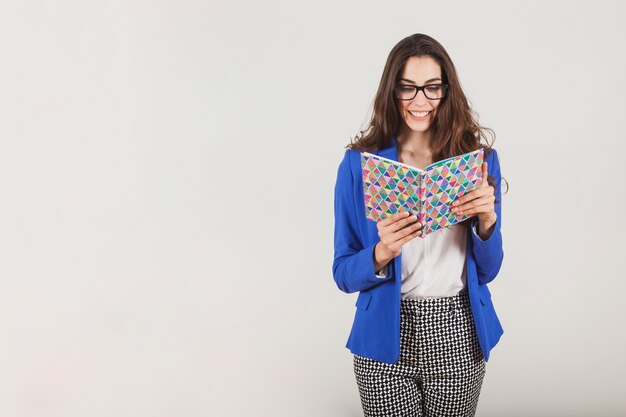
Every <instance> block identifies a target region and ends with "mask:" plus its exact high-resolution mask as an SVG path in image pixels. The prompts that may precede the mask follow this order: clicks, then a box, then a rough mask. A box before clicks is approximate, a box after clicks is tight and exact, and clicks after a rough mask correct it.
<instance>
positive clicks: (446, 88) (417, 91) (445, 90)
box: [393, 83, 449, 101]
mask: <svg viewBox="0 0 626 417" xmlns="http://www.w3.org/2000/svg"><path fill="white" fill-rule="evenodd" d="M437 86H442V87H443V95H442V96H441V97H439V98H430V97H428V94H426V88H427V87H437ZM399 87H404V88H406V87H411V88H414V89H415V94H414V95H413V97H411V98H400V97H398V88H399ZM448 87H449V84H443V83H440V84H426V85H423V86H421V87H419V86H417V85H410V84H398V85H396V86H395V87H394V89H393V95H394V96H395V97H396V98H397V99H398V100H403V101H408V100H413V99H414V98H415V97H417V93H419V92H420V90H424V96H425V97H426V98H427V99H429V100H441V99H443V98H445V97H446V94H447V93H448Z"/></svg>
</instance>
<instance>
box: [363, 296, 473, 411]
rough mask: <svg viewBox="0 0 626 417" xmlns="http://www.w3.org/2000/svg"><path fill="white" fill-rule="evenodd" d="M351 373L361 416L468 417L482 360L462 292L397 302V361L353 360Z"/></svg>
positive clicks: (470, 314)
mask: <svg viewBox="0 0 626 417" xmlns="http://www.w3.org/2000/svg"><path fill="white" fill-rule="evenodd" d="M354 373H355V375H356V382H357V386H358V388H359V394H360V396H361V405H362V406H363V412H364V414H365V416H366V417H370V416H386V417H400V416H411V417H413V416H420V417H448V416H450V417H452V416H454V417H461V416H464V417H465V416H473V415H474V414H475V412H476V406H477V404H478V396H479V395H480V388H481V386H482V382H483V377H484V376H485V360H484V358H483V355H482V353H481V350H480V346H479V345H478V339H477V337H476V332H475V330H474V321H473V319H472V312H471V310H470V305H469V298H468V295H467V290H466V289H465V290H463V291H461V292H460V293H459V294H457V295H455V296H453V297H445V298H433V299H425V300H421V299H420V300H417V299H404V300H402V302H401V307H400V358H399V360H398V362H397V363H395V364H389V363H384V362H379V361H377V360H374V359H371V358H366V357H363V356H359V355H354Z"/></svg>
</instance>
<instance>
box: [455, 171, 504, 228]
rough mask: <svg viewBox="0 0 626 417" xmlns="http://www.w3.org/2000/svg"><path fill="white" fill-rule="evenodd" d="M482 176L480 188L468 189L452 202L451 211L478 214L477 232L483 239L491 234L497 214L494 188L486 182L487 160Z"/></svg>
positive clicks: (469, 214)
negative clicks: (467, 191)
mask: <svg viewBox="0 0 626 417" xmlns="http://www.w3.org/2000/svg"><path fill="white" fill-rule="evenodd" d="M482 168H483V178H482V181H483V182H482V185H481V187H480V188H478V189H476V190H473V191H470V192H469V193H467V194H465V195H464V196H462V197H459V198H458V199H457V200H455V201H454V202H453V203H452V212H453V213H456V214H464V215H467V216H471V215H473V214H477V215H478V234H479V236H480V237H481V239H483V240H485V239H487V238H489V236H491V232H492V230H493V225H495V224H496V219H497V218H498V216H497V215H496V212H495V210H494V202H495V200H496V196H495V194H494V188H493V187H492V186H491V185H489V183H488V182H487V176H488V175H489V174H488V172H487V162H483V166H482Z"/></svg>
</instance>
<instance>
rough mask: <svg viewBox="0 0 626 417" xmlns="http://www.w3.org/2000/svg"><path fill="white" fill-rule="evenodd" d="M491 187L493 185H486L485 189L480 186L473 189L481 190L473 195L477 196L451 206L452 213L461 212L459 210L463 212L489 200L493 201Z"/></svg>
mask: <svg viewBox="0 0 626 417" xmlns="http://www.w3.org/2000/svg"><path fill="white" fill-rule="evenodd" d="M492 189H493V187H491V186H489V187H486V188H485V189H482V188H481V189H479V190H475V191H480V190H482V191H481V192H480V193H475V195H476V196H477V197H476V198H474V199H472V200H469V201H466V202H465V203H463V204H460V205H457V206H453V207H452V208H451V211H452V212H453V213H459V214H461V212H465V211H466V210H468V209H470V208H472V207H476V206H480V205H482V204H485V203H488V202H490V201H491V202H493V201H495V196H494V195H493V192H492V191H491V190H492Z"/></svg>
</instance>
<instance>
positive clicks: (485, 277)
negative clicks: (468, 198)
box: [470, 148, 504, 284]
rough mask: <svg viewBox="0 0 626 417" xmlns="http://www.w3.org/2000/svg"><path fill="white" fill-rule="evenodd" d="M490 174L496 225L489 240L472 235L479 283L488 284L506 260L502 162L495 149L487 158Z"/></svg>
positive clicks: (474, 221) (475, 220)
mask: <svg viewBox="0 0 626 417" xmlns="http://www.w3.org/2000/svg"><path fill="white" fill-rule="evenodd" d="M487 165H488V167H487V168H488V172H489V174H491V175H492V176H493V178H494V179H495V191H494V193H495V197H496V201H495V203H494V210H495V212H496V224H495V225H494V229H493V232H492V233H491V236H489V238H488V239H487V240H482V239H481V238H480V236H478V235H477V234H476V233H470V235H471V236H472V244H473V245H472V247H473V251H474V257H475V259H476V271H477V273H478V282H479V283H480V284H487V283H489V282H491V281H493V279H494V278H495V277H496V275H498V272H499V271H500V267H501V266H502V260H503V259H504V251H503V249H502V233H501V230H500V226H501V224H502V208H501V206H502V194H501V189H500V186H501V175H500V162H499V160H498V153H497V152H496V150H495V149H493V148H492V149H491V151H490V153H489V156H488V157H487ZM477 223H478V217H474V218H473V219H472V227H478V224H477Z"/></svg>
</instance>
